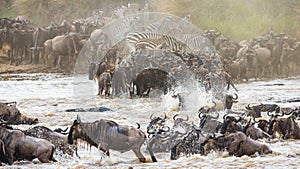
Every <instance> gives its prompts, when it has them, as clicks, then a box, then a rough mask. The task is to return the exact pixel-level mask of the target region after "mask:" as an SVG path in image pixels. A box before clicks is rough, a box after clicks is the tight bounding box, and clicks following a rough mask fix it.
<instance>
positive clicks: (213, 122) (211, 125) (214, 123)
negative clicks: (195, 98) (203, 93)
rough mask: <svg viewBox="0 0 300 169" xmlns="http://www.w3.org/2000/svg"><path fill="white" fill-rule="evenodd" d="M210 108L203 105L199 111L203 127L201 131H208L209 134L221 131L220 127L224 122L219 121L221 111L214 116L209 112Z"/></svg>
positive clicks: (201, 126) (200, 125)
mask: <svg viewBox="0 0 300 169" xmlns="http://www.w3.org/2000/svg"><path fill="white" fill-rule="evenodd" d="M210 110H211V109H210V108H208V109H205V108H204V107H201V108H200V109H199V111H198V113H199V114H198V117H199V119H200V124H199V127H200V128H201V132H203V133H208V134H214V133H217V132H218V131H219V129H220V128H221V126H222V122H220V121H218V118H219V115H220V114H219V113H216V114H217V115H216V116H213V115H211V114H209V113H211V112H210Z"/></svg>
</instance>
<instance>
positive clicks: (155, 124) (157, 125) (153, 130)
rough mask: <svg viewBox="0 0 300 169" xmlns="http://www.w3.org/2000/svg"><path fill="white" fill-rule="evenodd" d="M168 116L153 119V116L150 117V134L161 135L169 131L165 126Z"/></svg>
mask: <svg viewBox="0 0 300 169" xmlns="http://www.w3.org/2000/svg"><path fill="white" fill-rule="evenodd" d="M166 118H167V115H166V114H164V117H153V114H151V116H150V120H151V121H150V123H149V125H148V126H147V133H148V134H160V133H161V132H167V131H169V128H168V127H166V126H165V122H166Z"/></svg>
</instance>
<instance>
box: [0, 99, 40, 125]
mask: <svg viewBox="0 0 300 169" xmlns="http://www.w3.org/2000/svg"><path fill="white" fill-rule="evenodd" d="M16 104H17V103H16V102H11V103H0V112H1V113H0V116H1V119H0V120H2V121H5V122H6V123H7V124H37V123H38V119H37V118H36V119H33V118H29V117H26V116H25V115H23V114H21V113H20V111H19V110H18V109H17V107H16Z"/></svg>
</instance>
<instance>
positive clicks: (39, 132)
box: [23, 126, 74, 156]
mask: <svg viewBox="0 0 300 169" xmlns="http://www.w3.org/2000/svg"><path fill="white" fill-rule="evenodd" d="M58 130H59V129H57V131H58ZM59 131H62V130H59ZM23 132H24V133H25V134H26V135H28V136H32V137H36V138H41V139H45V140H48V141H49V142H51V143H52V144H54V145H55V147H56V150H59V151H61V152H62V153H64V154H68V155H70V156H73V154H74V150H73V149H72V148H71V147H70V145H69V144H68V138H67V135H64V134H62V133H59V132H56V131H55V130H54V131H52V130H51V129H49V128H47V127H44V126H35V127H33V128H29V129H27V130H23Z"/></svg>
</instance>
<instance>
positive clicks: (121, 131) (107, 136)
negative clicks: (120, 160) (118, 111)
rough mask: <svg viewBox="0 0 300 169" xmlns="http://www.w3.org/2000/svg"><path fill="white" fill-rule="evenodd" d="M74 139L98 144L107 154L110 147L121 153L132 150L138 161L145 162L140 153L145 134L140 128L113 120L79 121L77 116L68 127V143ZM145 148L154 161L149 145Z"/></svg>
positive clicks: (92, 144) (93, 144)
mask: <svg viewBox="0 0 300 169" xmlns="http://www.w3.org/2000/svg"><path fill="white" fill-rule="evenodd" d="M76 139H82V140H84V141H86V142H87V143H88V144H90V145H91V146H95V147H98V146H99V147H98V148H99V149H100V150H101V151H103V152H104V153H105V154H106V155H107V156H109V154H110V153H109V150H110V149H112V150H116V151H119V152H121V153H123V152H126V151H129V150H132V151H133V152H134V153H135V155H136V156H137V157H138V159H139V161H140V162H146V159H145V157H144V156H143V154H142V153H141V146H142V145H143V143H144V142H145V140H146V135H145V133H143V132H142V130H140V129H136V128H134V127H130V126H126V125H118V124H117V123H116V122H114V121H111V120H104V119H101V120H99V121H95V122H93V123H81V121H80V119H78V118H77V119H76V120H74V122H73V125H72V126H71V128H70V131H69V135H68V143H69V144H73V141H74V140H76ZM147 149H148V151H149V154H150V155H151V159H152V161H153V162H156V161H157V160H156V158H155V156H154V154H153V152H152V150H151V149H150V148H149V147H147Z"/></svg>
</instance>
